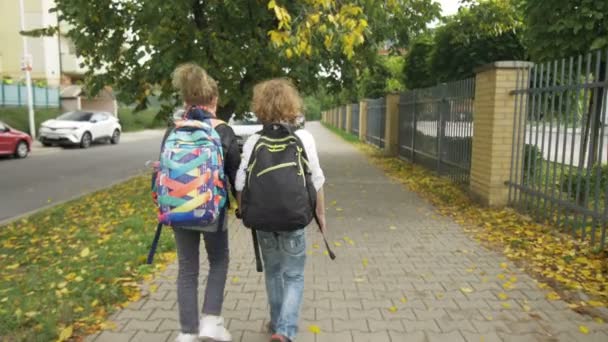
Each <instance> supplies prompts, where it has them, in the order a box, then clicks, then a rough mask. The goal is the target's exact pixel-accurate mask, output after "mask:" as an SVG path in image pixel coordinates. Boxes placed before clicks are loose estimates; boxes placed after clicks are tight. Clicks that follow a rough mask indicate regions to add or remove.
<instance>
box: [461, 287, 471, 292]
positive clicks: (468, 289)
mask: <svg viewBox="0 0 608 342" xmlns="http://www.w3.org/2000/svg"><path fill="white" fill-rule="evenodd" d="M460 291H462V292H464V293H473V289H472V288H470V287H461V288H460Z"/></svg>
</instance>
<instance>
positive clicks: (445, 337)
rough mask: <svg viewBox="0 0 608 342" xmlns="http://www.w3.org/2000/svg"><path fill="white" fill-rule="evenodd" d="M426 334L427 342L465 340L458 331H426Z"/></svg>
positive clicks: (462, 341)
mask: <svg viewBox="0 0 608 342" xmlns="http://www.w3.org/2000/svg"><path fill="white" fill-rule="evenodd" d="M426 336H427V338H428V341H429V342H465V340H464V337H463V336H462V335H461V334H460V332H458V331H452V332H450V333H434V332H427V333H426Z"/></svg>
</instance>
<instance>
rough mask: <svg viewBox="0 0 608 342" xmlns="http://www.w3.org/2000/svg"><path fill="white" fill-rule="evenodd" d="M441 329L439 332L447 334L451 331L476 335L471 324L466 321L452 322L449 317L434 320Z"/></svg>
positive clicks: (475, 330)
mask: <svg viewBox="0 0 608 342" xmlns="http://www.w3.org/2000/svg"><path fill="white" fill-rule="evenodd" d="M435 322H437V324H438V325H439V328H441V331H442V332H444V333H449V332H452V331H458V330H460V331H468V332H471V333H476V332H477V329H476V328H475V327H473V324H472V323H471V322H470V321H468V320H454V319H451V318H449V317H441V318H438V319H436V320H435Z"/></svg>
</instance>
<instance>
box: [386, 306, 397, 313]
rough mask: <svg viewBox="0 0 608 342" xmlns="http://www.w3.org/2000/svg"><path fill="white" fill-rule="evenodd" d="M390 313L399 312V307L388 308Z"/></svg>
mask: <svg viewBox="0 0 608 342" xmlns="http://www.w3.org/2000/svg"><path fill="white" fill-rule="evenodd" d="M388 311H390V312H392V313H395V312H397V307H396V306H391V307H390V308H388Z"/></svg>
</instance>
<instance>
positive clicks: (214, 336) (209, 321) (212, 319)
mask: <svg viewBox="0 0 608 342" xmlns="http://www.w3.org/2000/svg"><path fill="white" fill-rule="evenodd" d="M199 331H200V332H199V334H198V336H199V337H200V338H201V339H202V340H203V341H215V342H230V341H232V336H231V335H230V333H229V332H228V330H226V328H224V319H223V318H222V317H220V316H211V315H207V316H203V318H202V319H201V324H200V326H199Z"/></svg>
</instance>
